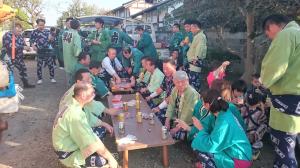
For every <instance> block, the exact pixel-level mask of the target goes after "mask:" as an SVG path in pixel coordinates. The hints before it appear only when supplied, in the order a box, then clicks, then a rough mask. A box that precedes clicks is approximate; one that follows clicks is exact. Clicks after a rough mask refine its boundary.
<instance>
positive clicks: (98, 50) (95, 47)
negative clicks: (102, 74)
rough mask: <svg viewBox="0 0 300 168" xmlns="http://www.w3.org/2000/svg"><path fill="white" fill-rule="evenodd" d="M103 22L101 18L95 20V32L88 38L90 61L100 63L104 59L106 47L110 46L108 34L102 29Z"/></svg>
mask: <svg viewBox="0 0 300 168" xmlns="http://www.w3.org/2000/svg"><path fill="white" fill-rule="evenodd" d="M103 26H104V21H103V20H102V19H101V18H96V19H95V27H96V30H95V31H93V32H92V33H91V34H89V36H88V40H89V41H90V43H91V47H90V54H91V60H92V61H98V62H102V60H103V59H104V58H105V53H106V50H107V47H108V46H109V44H110V38H109V34H108V32H107V31H106V30H104V28H103Z"/></svg>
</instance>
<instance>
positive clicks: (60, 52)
mask: <svg viewBox="0 0 300 168" xmlns="http://www.w3.org/2000/svg"><path fill="white" fill-rule="evenodd" d="M72 19H73V18H72V17H68V18H67V19H66V23H65V26H66V27H65V28H64V29H63V30H61V31H60V32H59V37H58V61H59V62H61V64H60V65H59V66H60V67H59V69H63V67H64V57H63V40H62V39H63V38H62V37H63V34H64V32H65V31H68V30H70V29H71V25H70V23H71V20H72Z"/></svg>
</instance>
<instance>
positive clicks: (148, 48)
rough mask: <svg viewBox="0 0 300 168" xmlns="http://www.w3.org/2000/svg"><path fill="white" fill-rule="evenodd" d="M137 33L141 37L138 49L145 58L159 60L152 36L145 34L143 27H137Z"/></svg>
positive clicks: (137, 45)
mask: <svg viewBox="0 0 300 168" xmlns="http://www.w3.org/2000/svg"><path fill="white" fill-rule="evenodd" d="M135 31H136V32H137V34H139V35H140V38H139V40H138V41H137V44H136V48H137V49H139V50H140V51H142V52H143V53H144V55H145V56H147V57H152V58H153V59H154V60H157V59H158V55H157V52H156V48H155V46H154V43H153V40H152V38H151V36H150V34H149V33H148V32H145V31H144V28H143V27H142V26H137V27H136V28H135Z"/></svg>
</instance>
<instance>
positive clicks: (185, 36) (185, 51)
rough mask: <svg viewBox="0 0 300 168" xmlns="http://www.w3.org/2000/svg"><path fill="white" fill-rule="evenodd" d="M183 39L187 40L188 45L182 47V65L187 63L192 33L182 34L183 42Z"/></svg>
mask: <svg viewBox="0 0 300 168" xmlns="http://www.w3.org/2000/svg"><path fill="white" fill-rule="evenodd" d="M185 39H188V41H189V44H187V45H184V46H183V47H182V57H183V63H184V65H185V64H187V63H188V61H187V52H188V50H189V48H190V45H191V44H192V41H193V33H192V32H186V31H185V32H184V33H183V40H185Z"/></svg>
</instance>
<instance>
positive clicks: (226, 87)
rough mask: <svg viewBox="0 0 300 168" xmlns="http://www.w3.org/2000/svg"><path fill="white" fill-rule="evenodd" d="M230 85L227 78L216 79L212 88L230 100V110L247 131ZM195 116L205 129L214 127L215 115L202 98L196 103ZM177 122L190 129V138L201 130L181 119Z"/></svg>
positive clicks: (183, 127)
mask: <svg viewBox="0 0 300 168" xmlns="http://www.w3.org/2000/svg"><path fill="white" fill-rule="evenodd" d="M230 86H231V84H230V82H228V81H226V80H215V81H213V83H212V86H211V87H212V88H211V89H214V90H217V91H218V92H219V93H220V94H221V97H222V98H223V99H224V100H225V101H227V102H228V105H229V109H230V112H231V113H232V114H233V115H234V116H235V117H236V118H237V120H238V121H239V123H240V125H241V126H242V127H243V128H244V131H245V130H246V128H247V127H246V125H245V123H244V120H243V118H242V116H241V113H240V111H239V110H238V108H237V107H236V106H235V105H234V104H232V103H230V98H231V89H230V88H231V87H230ZM204 94H205V93H204ZM193 117H195V118H197V119H198V120H199V121H201V123H202V125H203V127H204V128H205V129H208V130H211V129H212V128H213V127H214V123H215V117H214V115H212V114H210V113H209V111H207V110H206V109H205V108H204V105H203V100H202V99H200V100H199V101H198V102H197V104H196V105H195V108H194V112H193ZM176 123H178V127H180V128H182V129H184V130H186V131H188V140H193V139H194V137H195V135H196V134H197V133H198V132H199V130H198V129H197V128H196V127H195V126H189V125H187V124H186V123H185V122H183V121H181V120H176Z"/></svg>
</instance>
